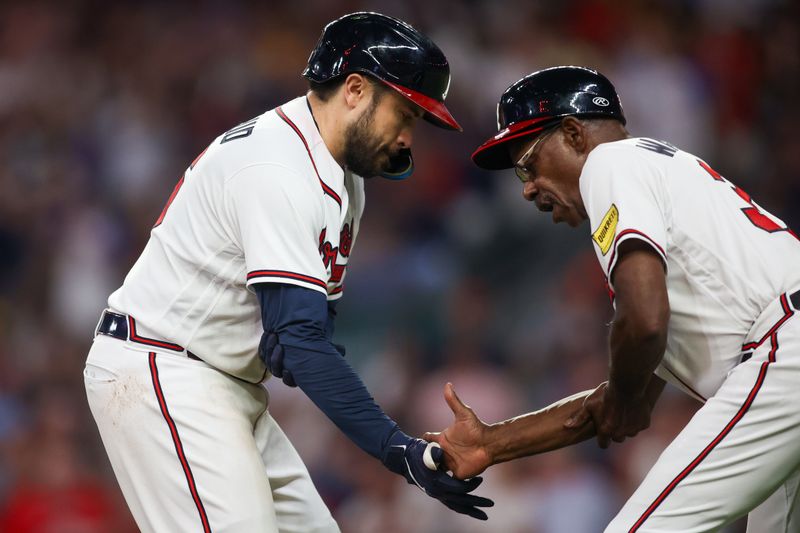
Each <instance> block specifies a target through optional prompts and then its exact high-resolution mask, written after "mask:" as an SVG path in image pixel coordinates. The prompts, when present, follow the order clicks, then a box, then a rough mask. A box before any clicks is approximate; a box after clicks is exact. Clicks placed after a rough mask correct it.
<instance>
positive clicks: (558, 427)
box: [485, 390, 595, 464]
mask: <svg viewBox="0 0 800 533" xmlns="http://www.w3.org/2000/svg"><path fill="white" fill-rule="evenodd" d="M591 393H592V391H590V390H589V391H583V392H579V393H577V394H574V395H572V396H570V397H568V398H564V399H562V400H559V401H558V402H555V403H553V404H551V405H549V406H547V407H545V408H544V409H540V410H538V411H535V412H532V413H528V414H525V415H521V416H518V417H515V418H511V419H509V420H505V421H503V422H499V423H497V424H492V425H490V426H488V427H487V429H486V434H485V446H486V451H487V453H488V454H489V458H490V461H491V464H497V463H502V462H505V461H511V460H512V459H517V458H519V457H526V456H528V455H535V454H539V453H544V452H548V451H551V450H556V449H559V448H563V447H565V446H569V445H571V444H575V443H578V442H582V441H584V440H587V439H590V438H592V437H593V436H594V434H595V431H594V426H593V425H592V424H584V425H583V426H581V427H577V428H569V427H565V425H564V424H565V422H566V421H567V419H568V418H569V417H570V416H572V415H573V414H575V413H576V412H577V411H578V410H579V409H580V408H581V406H582V405H583V401H584V400H585V399H586V397H587V396H589V394H591Z"/></svg>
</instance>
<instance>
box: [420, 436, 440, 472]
mask: <svg viewBox="0 0 800 533" xmlns="http://www.w3.org/2000/svg"><path fill="white" fill-rule="evenodd" d="M434 448H441V446H439V445H438V444H437V443H435V442H429V443H428V445H427V446H425V451H424V452H422V462H423V463H425V466H427V467H428V468H429V469H431V470H436V469H438V468H439V463H437V462H436V461H434V460H433V455H431V454H432V452H433V449H434Z"/></svg>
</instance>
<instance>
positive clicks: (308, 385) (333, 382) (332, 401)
mask: <svg viewBox="0 0 800 533" xmlns="http://www.w3.org/2000/svg"><path fill="white" fill-rule="evenodd" d="M315 344H317V346H316V348H317V349H316V350H315V349H311V348H313V347H309V346H306V347H302V348H301V347H296V346H292V345H284V346H283V347H284V352H285V360H284V365H285V368H286V369H287V370H289V371H290V372H291V373H292V376H293V377H294V380H295V382H296V383H297V386H298V387H299V388H300V389H301V390H302V391H303V392H304V393H305V394H306V396H308V397H309V399H310V400H311V401H312V402H314V404H315V405H316V406H317V407H318V408H319V409H320V410H321V411H322V412H323V413H325V415H326V416H327V417H328V418H329V419H330V420H331V421H332V422H333V423H334V424H335V425H336V426H337V427H338V428H339V429H340V430H341V431H342V432H343V433H344V434H345V435H347V437H348V438H349V439H350V440H352V441H353V442H354V443H355V444H356V445H357V446H358V447H359V448H361V449H362V450H364V451H365V452H367V453H368V454H370V455H372V456H373V457H376V458H378V459H382V454H383V451H384V448H385V447H386V443H387V442H388V440H389V437H390V436H391V435H392V433H394V432H395V431H396V430H397V429H398V426H397V424H396V423H395V422H394V421H393V420H392V419H391V418H389V417H388V416H387V415H386V414H384V412H383V410H382V409H381V408H380V407H379V406H378V405H377V403H375V400H374V399H373V398H372V396H371V395H370V393H369V391H368V390H367V388H366V386H365V385H364V383H363V382H362V381H361V378H359V376H358V375H357V374H356V373H355V371H354V370H353V369H352V368H351V367H350V365H349V364H348V363H347V361H346V360H345V359H344V358H342V357H341V356H340V355H339V353H338V352H337V351H336V350H335V348H334V347H333V346H332V345H330V343H325V342H323V341H318V342H316V343H315Z"/></svg>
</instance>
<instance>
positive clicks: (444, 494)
mask: <svg viewBox="0 0 800 533" xmlns="http://www.w3.org/2000/svg"><path fill="white" fill-rule="evenodd" d="M428 446H432V449H431V452H430V453H431V457H432V459H433V462H434V463H436V464H437V465H440V464H441V462H442V457H443V455H444V454H443V452H442V449H441V448H439V447H438V446H433V444H431V443H428V442H426V441H424V440H422V439H414V438H411V437H409V436H408V435H406V434H405V433H403V432H402V431H400V430H397V431H395V433H394V434H393V435H392V436H391V437H390V438H389V443H388V444H387V446H386V449H385V450H384V453H383V464H384V465H385V466H386V468H388V469H389V470H391V471H392V472H394V473H395V474H400V475H401V476H403V477H404V478H406V481H408V482H409V483H411V484H412V485H416V486H417V487H419V488H420V490H422V491H423V492H424V493H425V494H427V495H428V496H430V497H431V498H435V499H437V500H439V501H440V502H442V503H443V504H444V505H446V506H447V507H448V508H450V509H452V510H453V511H455V512H457V513H461V514H465V515H469V516H471V517H473V518H477V519H478V520H486V519H487V518H488V517H487V516H486V513H485V512H484V511H483V510H482V509H479V508H480V507H492V506H493V505H494V502H493V501H492V500H490V499H488V498H483V497H481V496H475V495H473V494H469V493H470V492H472V491H473V490H475V489H476V488H478V486H479V485H480V484H481V483H482V482H483V478H481V477H474V478H472V479H469V480H466V481H462V480H460V479H456V478H454V477H452V476H450V475H448V474H447V472H445V471H444V470H443V469H442V467H441V466H440V467H438V468H437V469H436V470H431V469H430V468H428V467H427V466H426V465H425V462H424V459H423V455H424V453H425V449H426V448H427V447H428Z"/></svg>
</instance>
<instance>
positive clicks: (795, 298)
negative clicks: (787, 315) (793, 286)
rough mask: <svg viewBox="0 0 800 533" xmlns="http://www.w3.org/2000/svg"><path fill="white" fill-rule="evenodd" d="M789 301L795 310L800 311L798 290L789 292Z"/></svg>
mask: <svg viewBox="0 0 800 533" xmlns="http://www.w3.org/2000/svg"><path fill="white" fill-rule="evenodd" d="M789 301H790V302H792V307H794V308H795V310H796V311H800V290H797V291H795V292H793V293H792V294H790V295H789Z"/></svg>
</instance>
